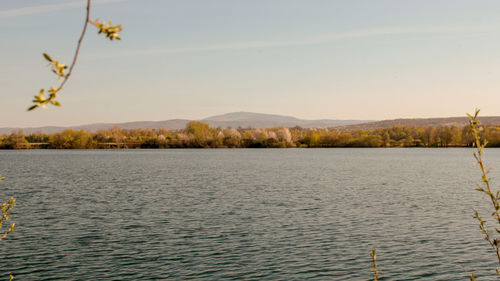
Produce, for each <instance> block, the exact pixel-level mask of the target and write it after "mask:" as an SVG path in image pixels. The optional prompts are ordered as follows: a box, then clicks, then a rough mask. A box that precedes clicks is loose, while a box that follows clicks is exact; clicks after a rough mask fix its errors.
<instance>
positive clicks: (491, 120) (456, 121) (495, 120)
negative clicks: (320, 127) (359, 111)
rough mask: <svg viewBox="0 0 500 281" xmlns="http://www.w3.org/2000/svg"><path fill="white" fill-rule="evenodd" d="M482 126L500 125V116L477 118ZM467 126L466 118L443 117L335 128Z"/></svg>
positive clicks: (394, 120) (396, 120) (395, 120)
mask: <svg viewBox="0 0 500 281" xmlns="http://www.w3.org/2000/svg"><path fill="white" fill-rule="evenodd" d="M479 120H480V121H481V124H483V125H500V116H484V117H479ZM468 124H469V119H468V118H467V117H445V118H413V119H410V118H408V119H393V120H383V121H375V122H367V123H360V124H353V125H345V126H337V128H338V129H342V130H373V129H379V128H389V127H393V126H406V127H413V126H416V127H419V126H431V127H439V126H459V127H463V126H466V125H468Z"/></svg>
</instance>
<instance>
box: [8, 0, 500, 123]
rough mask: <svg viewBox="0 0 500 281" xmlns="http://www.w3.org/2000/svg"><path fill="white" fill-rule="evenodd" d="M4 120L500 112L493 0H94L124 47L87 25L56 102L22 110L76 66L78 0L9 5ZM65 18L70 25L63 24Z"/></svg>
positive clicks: (498, 25) (499, 23) (96, 13)
mask: <svg viewBox="0 0 500 281" xmlns="http://www.w3.org/2000/svg"><path fill="white" fill-rule="evenodd" d="M3 2H4V3H2V4H3V5H2V8H1V9H0V32H2V34H3V35H4V40H2V41H3V42H4V44H0V58H1V60H2V61H3V62H4V65H5V66H6V67H3V68H0V69H1V70H0V82H1V83H2V86H3V87H2V91H1V92H0V93H1V94H0V95H1V99H2V105H3V107H2V110H1V112H0V127H38V126H47V125H51V126H70V125H75V124H89V123H115V122H131V121H140V120H144V121H146V120H147V121H154V120H168V119H175V118H182V119H201V118H205V117H208V116H213V115H218V114H223V113H227V112H236V111H247V112H262V113H268V114H278V115H287V116H294V117H297V118H301V119H339V120H347V119H348V120H385V119H396V118H433V117H458V116H464V115H465V113H466V112H472V111H473V110H474V108H476V107H477V108H481V109H482V116H499V115H500V107H499V106H498V105H499V104H500V96H499V95H498V94H497V90H498V88H499V87H498V86H499V85H498V82H497V79H496V78H497V77H499V76H500V70H499V69H498V67H497V66H498V63H499V61H498V60H499V57H498V55H497V52H498V51H497V48H496V46H498V45H499V43H500V39H499V38H500V37H499V36H498V35H500V20H499V19H498V17H497V14H498V13H497V11H498V10H499V9H500V3H499V2H496V1H482V2H481V3H475V2H470V1H465V0H463V1H451V0H448V1H440V2H435V1H419V2H414V3H408V2H401V1H395V0H393V1H388V0H384V1H376V2H374V1H357V2H355V3H354V2H352V1H335V2H332V1H317V2H315V5H311V3H310V2H309V1H298V0H295V1H284V0H275V1H260V0H259V1H252V2H234V1H229V0H224V1H223V0H216V1H210V2H209V3H208V2H206V1H199V0H198V1H195V0H193V1H183V2H178V1H153V0H145V1H137V0H101V1H93V3H94V4H93V8H92V12H91V18H93V19H95V18H99V19H101V20H107V19H113V22H114V23H121V24H123V27H124V32H123V34H122V37H123V41H120V42H107V41H106V40H103V38H101V37H100V36H97V35H96V31H95V29H92V28H91V29H89V31H88V34H87V37H86V38H85V41H84V43H83V47H82V50H81V54H80V58H79V62H78V64H77V66H76V68H75V71H74V76H72V78H71V80H70V81H69V82H68V84H67V86H66V88H65V89H64V91H63V92H62V93H61V98H60V101H61V103H62V105H63V106H62V107H61V108H50V109H48V110H36V111H35V112H26V108H27V107H28V106H29V105H30V101H31V99H32V96H33V95H34V94H36V93H37V91H38V90H39V89H41V88H48V87H50V86H53V85H55V84H56V81H55V79H54V77H53V74H51V73H50V70H49V69H48V68H47V66H46V62H45V61H44V59H43V58H42V55H41V54H42V53H43V52H47V53H49V54H51V55H52V56H53V57H57V58H59V59H60V60H62V61H64V62H66V63H69V61H70V59H71V56H72V54H73V52H74V48H75V44H76V41H77V38H78V35H79V33H80V31H81V26H82V24H83V19H84V1H62V0H45V1H35V0H27V1H22V2H20V1H14V2H8V1H3ZM61 23H64V24H61Z"/></svg>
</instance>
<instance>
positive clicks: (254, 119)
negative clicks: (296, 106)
mask: <svg viewBox="0 0 500 281" xmlns="http://www.w3.org/2000/svg"><path fill="white" fill-rule="evenodd" d="M201 121H202V122H205V123H207V124H209V125H211V126H213V127H221V128H227V127H233V128H238V127H243V128H247V127H252V128H272V127H278V126H283V127H295V126H300V127H303V128H326V127H336V126H344V125H352V124H359V123H365V122H369V121H363V120H329V119H321V120H305V119H298V118H295V117H292V116H283V115H275V114H264V113H253V112H244V111H241V112H231V113H226V114H222V115H216V116H212V117H208V118H205V119H203V120H201Z"/></svg>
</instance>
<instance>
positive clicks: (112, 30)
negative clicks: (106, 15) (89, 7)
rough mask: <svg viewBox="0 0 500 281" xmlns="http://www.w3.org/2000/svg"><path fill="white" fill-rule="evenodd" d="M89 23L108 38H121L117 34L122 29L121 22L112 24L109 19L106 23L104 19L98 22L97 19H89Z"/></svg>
mask: <svg viewBox="0 0 500 281" xmlns="http://www.w3.org/2000/svg"><path fill="white" fill-rule="evenodd" d="M90 23H91V24H92V25H94V26H95V27H97V28H98V29H99V31H97V33H98V34H102V33H104V34H105V35H106V38H108V39H109V40H111V41H113V40H122V38H121V37H120V35H119V33H120V32H122V31H123V28H122V25H121V24H117V25H113V23H112V22H111V20H109V21H108V23H106V21H101V22H100V21H99V19H96V20H94V21H91V22H90Z"/></svg>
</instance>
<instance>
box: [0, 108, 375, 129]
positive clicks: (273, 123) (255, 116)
mask: <svg viewBox="0 0 500 281" xmlns="http://www.w3.org/2000/svg"><path fill="white" fill-rule="evenodd" d="M190 121H192V120H187V119H171V120H165V121H137V122H126V123H95V124H87V125H79V126H68V127H56V126H46V127H29V128H0V134H10V133H11V132H12V131H13V130H19V129H20V130H23V132H24V133H26V134H30V133H34V132H42V133H49V134H50V133H55V132H60V131H64V130H65V129H74V130H81V129H83V130H86V131H90V132H94V131H98V130H107V129H111V128H113V127H114V126H118V127H120V128H121V129H157V128H165V129H170V130H179V129H184V128H185V127H186V125H187V123H189V122H190ZM199 121H202V122H205V123H207V124H209V125H210V126H212V127H221V128H228V127H233V128H238V127H244V128H246V127H252V128H272V127H278V126H284V127H295V126H300V127H303V128H326V127H336V126H345V125H353V124H359V123H366V122H370V120H330V119H321V120H305V119H298V118H295V117H291V116H283V115H275V114H264V113H252V112H243V111H242V112H232V113H227V114H222V115H216V116H211V117H208V118H205V119H201V120H199Z"/></svg>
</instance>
